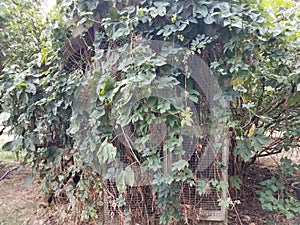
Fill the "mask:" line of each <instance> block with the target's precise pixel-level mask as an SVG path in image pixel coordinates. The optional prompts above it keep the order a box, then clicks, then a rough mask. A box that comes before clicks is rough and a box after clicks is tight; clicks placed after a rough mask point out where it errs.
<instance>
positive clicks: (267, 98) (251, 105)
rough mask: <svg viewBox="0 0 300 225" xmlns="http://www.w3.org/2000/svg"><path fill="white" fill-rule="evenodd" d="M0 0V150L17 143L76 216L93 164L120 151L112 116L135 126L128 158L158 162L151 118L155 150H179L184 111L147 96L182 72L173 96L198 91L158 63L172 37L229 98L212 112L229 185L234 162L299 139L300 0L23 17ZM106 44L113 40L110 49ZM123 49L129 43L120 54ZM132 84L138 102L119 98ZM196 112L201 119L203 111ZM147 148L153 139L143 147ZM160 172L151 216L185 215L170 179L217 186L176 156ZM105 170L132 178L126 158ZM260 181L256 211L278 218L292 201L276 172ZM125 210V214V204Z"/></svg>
mask: <svg viewBox="0 0 300 225" xmlns="http://www.w3.org/2000/svg"><path fill="white" fill-rule="evenodd" d="M6 3H11V2H10V1H8V0H7V1H6ZM6 3H2V2H1V3H0V7H2V8H3V7H4V8H5V9H6V10H1V11H0V13H1V14H0V19H1V21H0V30H1V31H2V30H3V32H1V33H0V35H1V39H3V40H5V41H4V42H1V43H0V45H1V55H0V56H1V57H0V63H1V64H0V65H1V66H2V67H1V71H0V74H1V77H0V80H1V84H0V85H1V90H0V91H1V92H0V102H1V108H0V109H1V111H2V113H1V117H2V120H5V121H4V122H5V125H6V126H11V127H12V129H13V132H14V134H15V137H16V138H15V140H14V142H9V143H8V144H6V145H5V146H4V149H7V150H9V149H13V150H17V151H18V150H21V149H24V150H25V151H26V156H25V162H28V163H31V164H32V165H33V168H34V171H36V170H38V171H40V172H41V177H42V178H43V181H44V182H43V189H44V190H45V191H48V192H51V193H52V194H53V196H56V197H59V196H64V195H67V197H68V199H69V202H70V209H73V210H78V211H79V212H80V213H79V214H78V215H80V218H79V219H82V220H97V218H98V216H99V215H98V214H97V212H98V211H97V210H99V209H100V208H101V206H102V204H103V202H101V201H100V200H99V195H100V194H99V193H102V192H101V190H102V191H103V190H104V189H105V187H104V182H103V178H102V177H101V176H100V175H101V171H102V170H103V166H104V165H105V164H106V163H107V162H110V161H113V160H114V159H115V158H117V157H120V155H119V154H123V153H120V152H119V151H118V149H119V147H120V146H118V143H116V141H115V139H116V136H117V135H116V133H115V131H114V126H115V123H116V124H121V125H126V124H128V123H130V122H131V123H134V124H137V138H136V139H135V140H134V142H135V143H134V144H135V148H138V147H140V150H139V152H138V153H139V154H138V155H139V156H140V157H141V158H139V159H131V160H133V161H130V160H129V162H130V163H133V162H134V163H139V164H141V165H142V167H143V168H146V169H149V170H152V171H157V170H159V169H160V168H161V163H162V162H161V161H162V159H161V155H160V153H159V150H160V149H159V147H158V146H155V143H154V144H153V143H151V131H150V130H149V129H147V126H148V125H149V124H151V123H160V122H161V121H163V122H164V123H166V124H167V127H168V136H169V137H168V142H166V143H165V146H166V147H165V146H164V148H166V149H168V151H171V152H175V153H176V154H177V155H181V156H182V155H183V153H182V149H181V148H180V146H181V143H182V139H183V138H182V136H183V135H184V134H182V133H181V131H182V130H181V129H182V127H184V126H189V125H191V123H192V121H193V117H192V114H191V113H190V111H189V110H190V108H189V107H188V106H187V105H185V104H182V105H180V104H179V105H178V104H177V105H176V103H175V102H174V98H173V96H170V99H159V98H152V99H151V101H150V100H149V98H150V96H152V93H151V90H150V91H149V84H150V83H151V82H157V83H156V87H157V88H158V89H161V90H164V88H166V87H169V88H173V87H174V86H175V85H177V84H178V82H179V81H183V82H182V84H183V85H182V90H183V93H181V95H180V96H179V97H178V98H179V99H181V100H182V102H185V101H186V98H189V100H190V101H193V99H194V98H195V96H196V98H198V97H199V96H201V95H203V93H201V92H200V90H199V89H197V88H196V87H194V86H191V85H189V82H188V78H189V77H188V76H187V74H186V73H187V72H188V69H187V71H180V70H172V69H171V68H170V67H169V65H168V63H166V62H167V59H168V57H170V56H173V55H174V51H175V52H176V51H178V47H177V45H179V46H185V47H187V48H189V49H190V50H191V51H192V52H194V54H196V55H198V56H199V57H201V59H202V60H203V61H204V62H206V63H207V65H209V67H210V69H211V70H212V71H213V74H214V75H215V77H216V79H217V80H218V82H219V83H220V86H221V87H222V91H223V96H225V98H226V100H227V101H228V102H229V108H230V111H231V113H230V116H229V117H227V116H228V114H227V111H226V112H225V114H224V111H222V114H221V116H224V118H223V117H221V116H219V119H221V120H222V119H224V120H222V122H224V121H227V119H228V122H227V127H228V134H223V135H226V136H227V135H228V136H229V138H230V146H229V151H230V167H229V168H228V169H229V171H230V173H231V175H233V179H232V181H233V183H232V185H233V186H235V187H238V186H239V185H240V182H241V179H242V175H243V171H245V170H246V169H247V168H248V167H249V166H250V165H251V164H252V163H254V162H255V160H256V159H257V158H259V157H264V156H267V155H271V154H278V153H280V152H282V151H292V150H293V149H294V148H296V147H299V137H300V124H299V123H300V122H299V121H300V118H299V116H300V113H299V106H300V101H299V99H300V96H299V92H297V84H298V83H299V82H300V80H299V73H300V59H299V53H298V52H299V47H300V46H299V45H300V33H299V30H300V27H299V26H300V23H299V22H300V21H299V20H300V15H299V6H297V5H293V3H291V2H289V3H288V4H286V5H285V7H286V8H284V7H282V6H278V5H276V4H275V5H273V8H272V7H271V6H270V7H269V8H267V5H268V2H267V1H265V2H264V3H263V4H261V5H259V4H257V3H251V2H245V3H240V2H235V1H228V2H227V1H224V2H222V1H211V2H209V1H203V2H202V1H192V0H191V1H189V0H177V1H169V0H164V1H143V0H142V1H139V2H138V3H137V2H135V1H132V2H128V1H123V2H122V1H117V2H111V1H96V0H89V1H86V0H85V1H83V0H82V1H81V0H79V1H72V0H63V1H60V2H59V4H58V6H57V8H55V9H53V10H52V11H51V12H50V14H49V15H48V18H47V19H46V20H45V21H43V20H42V19H41V18H40V17H36V16H32V13H33V12H35V11H36V8H35V7H36V5H34V4H32V5H31V4H29V3H28V2H27V1H24V4H23V5H22V4H21V5H15V4H6ZM8 5H10V7H7V6H8ZM25 5H26V7H25ZM297 7H298V8H297ZM24 8H25V9H28V14H27V13H26V11H24ZM12 12H14V13H15V14H14V13H12ZM21 12H22V16H23V14H24V15H25V17H23V18H26V20H27V21H28V23H25V24H23V23H19V22H18V20H15V19H13V18H19V19H20V18H21V16H20V15H18V14H17V13H20V14H21ZM10 16H12V17H10ZM64 21H66V22H64ZM66 27H68V28H69V29H66ZM91 27H93V31H91V30H90V28H91ZM72 30H73V33H75V32H77V31H78V30H81V32H82V33H81V35H80V38H78V37H77V38H74V39H73V37H72V36H71V31H72ZM11 32H13V33H11ZM72 40H77V41H76V42H72ZM144 40H146V41H147V40H163V41H168V42H170V43H173V44H174V47H173V49H169V51H168V52H166V53H165V55H163V56H162V57H161V58H160V59H159V60H157V58H155V57H153V54H152V52H151V49H149V46H148V45H147V44H143V42H142V41H144ZM139 41H141V42H139ZM139 43H142V44H139ZM175 44H177V45H175ZM78 46H79V48H78ZM117 46H121V48H120V49H119V51H116V47H117ZM147 47H148V49H147ZM142 48H145V49H142ZM142 50H143V51H142ZM124 52H125V53H126V54H127V52H130V54H131V57H128V54H127V55H124ZM110 54H111V55H112V57H109V56H110ZM104 56H105V57H106V58H105V60H104V58H103V57H104ZM114 57H117V59H116V58H114ZM16 65H18V66H16ZM95 65H96V66H95ZM161 74H164V76H161V77H160V75H161ZM95 81H96V82H95ZM137 88H139V89H144V90H147V91H148V92H147V91H145V93H143V95H142V97H143V98H142V99H141V100H143V99H148V100H147V102H145V104H140V103H139V104H137V105H130V104H129V106H128V105H126V103H128V100H130V99H131V98H132V96H130V93H132V92H134V91H135V90H136V89H137ZM186 93H188V94H186ZM193 97H194V98H193ZM215 99H218V98H217V97H216V96H215ZM131 100H132V99H131ZM175 106H176V107H175ZM149 108H150V110H149ZM204 108H205V103H204ZM212 111H214V110H211V111H210V110H207V109H206V111H205V112H206V114H209V113H212ZM216 113H219V112H216ZM87 114H88V117H87V116H86V115H87ZM204 114H205V113H204ZM157 115H159V116H157ZM3 118H4V119H3ZM112 118H113V119H112ZM156 120H157V121H156ZM116 121H117V122H116ZM204 121H206V123H209V122H210V119H209V116H208V115H205V118H204ZM83 125H84V126H83ZM207 126H208V125H207ZM213 128H214V129H216V128H215V127H213ZM216 133H218V131H216ZM149 145H151V146H154V147H153V148H150V149H149V148H146V147H147V146H149ZM218 166H219V167H222V165H218ZM291 168H293V169H291ZM295 168H297V165H292V164H291V162H290V161H287V160H285V161H283V162H282V167H280V168H279V169H280V170H281V173H282V174H284V176H283V177H281V178H284V177H285V176H289V175H291V172H290V171H295ZM170 171H171V173H170V174H168V176H165V174H162V175H161V176H158V177H155V179H153V180H152V184H153V185H154V188H153V191H154V193H156V194H157V199H156V201H155V204H157V206H158V207H159V208H161V209H163V210H162V211H161V217H160V222H161V224H167V223H171V222H174V221H173V220H180V219H182V218H184V216H185V215H184V213H183V212H180V210H178V209H179V207H178V206H179V202H177V201H176V199H174V196H176V195H177V194H178V193H179V191H180V188H179V186H178V183H180V182H188V184H189V185H190V186H195V187H196V188H197V190H198V192H199V193H202V192H203V193H204V192H205V191H206V190H205V188H206V187H207V184H208V186H213V187H214V188H217V189H220V190H222V189H226V188H227V184H224V183H222V182H220V181H218V180H210V181H205V182H207V183H205V182H204V184H203V181H199V180H195V179H194V178H193V175H192V169H191V168H190V167H189V162H188V160H185V159H181V160H178V161H177V162H174V163H173V164H172V165H171V170H170ZM110 172H111V173H108V176H111V177H110V178H112V177H115V179H116V183H117V184H116V185H117V189H118V191H119V192H120V193H124V192H125V191H126V189H127V188H128V187H129V186H132V185H133V183H134V182H135V181H134V176H133V173H134V171H133V169H132V168H131V167H125V168H123V169H120V170H118V171H114V172H112V171H110ZM99 174H100V175H99ZM71 178H72V179H71ZM262 186H263V187H264V189H263V191H261V192H259V193H258V196H259V200H260V202H261V203H262V207H263V208H264V209H267V210H277V211H280V212H282V213H284V214H285V215H286V216H288V217H289V218H290V217H293V215H294V214H295V213H297V211H296V209H297V207H299V205H298V203H297V202H295V200H294V199H293V198H292V197H288V198H285V196H284V195H285V194H286V193H284V187H283V183H282V182H281V180H280V179H276V178H272V179H270V180H267V181H265V182H264V183H262ZM270 187H271V188H270ZM283 193H284V194H283ZM274 194H277V196H279V198H275V197H274V196H275V195H274ZM280 196H283V198H280ZM274 199H276V201H275V200H274ZM83 200H84V201H83ZM116 201H117V204H118V205H119V206H120V207H121V206H124V204H125V203H124V199H122V195H120V198H118V199H116ZM232 203H233V202H232V201H231V200H230V199H221V201H220V204H223V205H226V206H228V205H229V204H232ZM283 205H285V207H282V206H283ZM287 206H288V207H287ZM125 208H126V207H125ZM124 213H125V217H126V219H127V220H130V212H128V211H126V210H125V211H124Z"/></svg>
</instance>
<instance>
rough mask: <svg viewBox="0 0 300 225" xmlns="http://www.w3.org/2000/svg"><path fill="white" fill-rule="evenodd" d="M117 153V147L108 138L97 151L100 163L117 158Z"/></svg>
mask: <svg viewBox="0 0 300 225" xmlns="http://www.w3.org/2000/svg"><path fill="white" fill-rule="evenodd" d="M116 155H117V149H116V147H115V146H113V145H112V144H111V143H108V142H107V138H106V139H105V140H104V142H103V143H102V144H101V146H100V148H99V150H98V152H97V156H98V160H99V163H100V164H101V165H103V164H105V163H106V162H108V161H109V160H113V159H115V157H116Z"/></svg>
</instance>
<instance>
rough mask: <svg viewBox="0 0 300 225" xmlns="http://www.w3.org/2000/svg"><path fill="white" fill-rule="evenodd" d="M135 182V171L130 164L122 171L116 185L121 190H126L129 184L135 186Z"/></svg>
mask: <svg viewBox="0 0 300 225" xmlns="http://www.w3.org/2000/svg"><path fill="white" fill-rule="evenodd" d="M133 184H134V172H133V170H132V169H131V167H130V166H128V167H126V169H125V170H123V171H121V173H120V174H119V176H118V179H117V182H116V185H117V189H118V191H119V192H121V193H122V192H124V191H125V190H126V187H127V186H133Z"/></svg>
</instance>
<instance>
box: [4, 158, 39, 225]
mask: <svg viewBox="0 0 300 225" xmlns="http://www.w3.org/2000/svg"><path fill="white" fill-rule="evenodd" d="M16 165H17V164H16V163H9V164H7V163H5V164H4V163H1V162H0V177H1V176H2V175H3V174H4V173H5V172H6V171H8V170H10V169H12V168H13V167H14V166H16ZM29 175H30V169H29V168H22V169H19V170H16V171H13V172H12V173H11V174H9V175H8V176H7V177H6V178H5V179H4V180H1V181H0V225H27V224H28V225H29V224H30V225H31V224H32V222H29V221H30V220H32V218H33V217H35V216H36V212H37V209H38V207H39V204H40V202H41V194H39V191H38V190H39V188H38V184H37V183H36V181H35V182H33V184H31V185H30V186H24V185H23V183H24V181H25V179H26V177H27V176H29Z"/></svg>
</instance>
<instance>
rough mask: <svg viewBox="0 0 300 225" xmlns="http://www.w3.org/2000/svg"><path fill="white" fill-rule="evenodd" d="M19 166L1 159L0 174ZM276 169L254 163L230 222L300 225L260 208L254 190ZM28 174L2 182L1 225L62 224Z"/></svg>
mask: <svg viewBox="0 0 300 225" xmlns="http://www.w3.org/2000/svg"><path fill="white" fill-rule="evenodd" d="M16 165H17V164H16V163H3V162H2V163H1V162H0V176H2V175H3V174H4V173H5V172H6V171H8V170H10V169H11V168H13V167H14V166H16ZM273 169H274V167H273V168H272V166H268V165H267V166H266V165H265V164H261V163H256V164H254V165H253V167H252V168H250V170H249V173H248V174H246V175H245V179H244V184H243V187H242V188H241V190H240V191H239V192H237V191H231V193H230V195H231V198H233V199H240V200H241V204H238V205H236V207H234V208H232V209H230V210H229V212H228V220H229V221H228V224H229V225H263V224H272V225H282V224H286V225H299V224H300V220H293V221H291V220H287V219H286V218H285V217H284V216H282V215H280V214H277V213H270V212H267V211H264V210H262V209H261V208H260V207H259V203H258V201H257V199H256V196H255V191H256V190H258V189H259V185H258V184H259V182H260V181H261V180H262V179H266V178H269V177H271V176H272V173H273ZM29 175H30V168H23V169H19V170H16V171H13V172H12V173H11V174H9V175H8V176H7V177H6V178H5V179H3V180H1V181H0V225H53V224H61V223H59V222H57V220H56V217H57V216H55V215H58V213H59V212H58V211H59V210H57V209H58V208H59V206H49V205H48V203H47V199H46V197H45V196H43V194H42V193H41V192H40V191H39V187H40V184H39V182H38V179H34V181H33V183H32V184H30V185H29V186H24V181H25V180H26V177H27V176H29ZM289 182H292V180H290V181H289ZM291 191H292V190H291ZM68 224H71V223H68Z"/></svg>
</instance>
